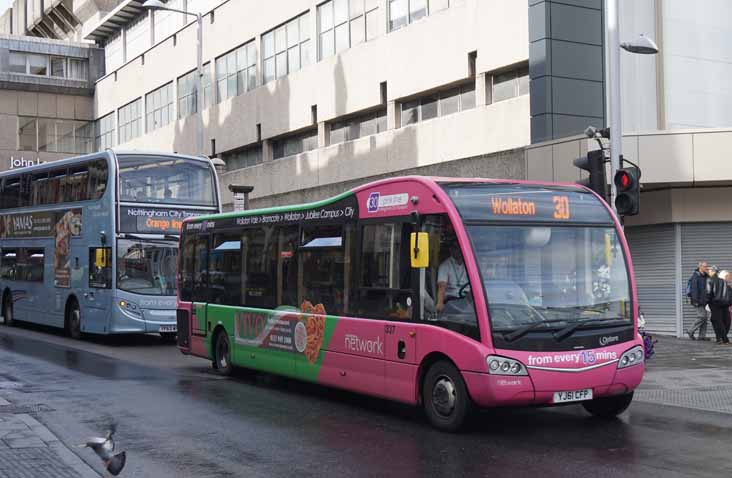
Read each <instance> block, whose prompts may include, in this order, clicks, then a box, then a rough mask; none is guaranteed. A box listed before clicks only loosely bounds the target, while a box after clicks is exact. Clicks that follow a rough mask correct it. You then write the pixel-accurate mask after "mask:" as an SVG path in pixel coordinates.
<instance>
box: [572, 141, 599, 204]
mask: <svg viewBox="0 0 732 478" xmlns="http://www.w3.org/2000/svg"><path fill="white" fill-rule="evenodd" d="M574 165H575V166H577V167H578V168H580V169H583V170H585V171H587V172H588V174H589V177H588V178H587V179H582V180H580V181H577V184H581V185H583V186H587V187H588V188H590V189H592V190H593V191H595V192H596V193H597V194H599V195H600V197H601V198H603V199H604V200H605V201H607V193H606V185H607V181H606V179H605V154H604V152H603V150H601V149H598V150H595V151H588V152H587V156H585V157H583V158H577V159H575V160H574Z"/></svg>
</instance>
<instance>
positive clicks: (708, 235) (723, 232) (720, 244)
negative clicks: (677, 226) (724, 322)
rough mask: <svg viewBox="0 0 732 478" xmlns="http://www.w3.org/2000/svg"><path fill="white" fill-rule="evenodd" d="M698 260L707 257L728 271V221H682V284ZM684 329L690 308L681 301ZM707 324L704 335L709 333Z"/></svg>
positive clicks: (731, 265) (731, 258) (731, 231)
mask: <svg viewBox="0 0 732 478" xmlns="http://www.w3.org/2000/svg"><path fill="white" fill-rule="evenodd" d="M699 261H707V262H708V263H709V265H710V266H711V265H716V266H717V267H719V269H720V270H723V269H727V270H728V271H732V223H728V222H718V223H698V224H696V223H686V224H682V225H681V268H682V269H681V271H682V274H681V275H682V276H683V286H684V287H686V281H687V280H688V279H689V276H691V273H692V272H693V271H694V269H696V266H697V264H698V263H699ZM683 310H684V331H686V330H688V329H689V327H691V325H692V324H693V323H694V320H695V318H696V316H695V313H694V309H693V308H692V307H691V305H689V304H688V301H686V300H685V301H684V309H683ZM713 335H714V334H713V332H712V326H711V324H709V325H708V326H707V336H708V337H711V336H713Z"/></svg>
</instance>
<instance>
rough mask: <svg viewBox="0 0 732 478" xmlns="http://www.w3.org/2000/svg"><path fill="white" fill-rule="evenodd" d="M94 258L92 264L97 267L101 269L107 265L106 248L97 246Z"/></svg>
mask: <svg viewBox="0 0 732 478" xmlns="http://www.w3.org/2000/svg"><path fill="white" fill-rule="evenodd" d="M95 252H96V257H95V258H94V265H95V266H97V268H99V269H103V268H105V267H107V266H108V265H109V257H108V249H104V248H101V247H100V248H98V249H97V250H96V251H95Z"/></svg>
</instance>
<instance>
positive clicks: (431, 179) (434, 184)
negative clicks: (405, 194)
mask: <svg viewBox="0 0 732 478" xmlns="http://www.w3.org/2000/svg"><path fill="white" fill-rule="evenodd" d="M408 181H414V182H418V183H421V184H423V185H425V186H427V187H428V188H430V189H435V188H438V187H439V185H440V184H443V183H453V184H455V183H466V184H469V183H473V184H475V183H483V184H506V185H508V184H518V185H526V186H546V187H561V188H570V189H575V190H576V191H578V192H580V191H582V192H587V191H590V190H589V189H587V188H586V187H584V186H582V185H579V184H574V183H553V182H544V181H526V180H516V179H490V178H451V177H439V176H397V177H393V178H386V179H380V180H377V181H372V182H369V183H365V184H362V185H361V186H357V187H355V188H353V189H351V190H348V191H345V192H343V193H341V194H339V195H337V196H333V197H330V198H327V199H322V200H320V201H314V202H310V203H301V204H292V205H285V206H272V207H268V208H262V209H249V210H247V211H232V212H225V213H220V214H209V215H205V216H196V217H192V218H188V219H186V220H185V221H184V222H201V221H207V220H216V219H230V218H237V217H245V216H256V215H259V214H272V213H281V212H288V211H302V210H306V209H313V208H320V207H325V206H328V205H331V204H333V203H335V202H337V201H340V200H341V199H344V198H347V197H349V196H351V195H355V194H357V193H359V192H361V191H364V190H367V189H372V188H375V187H380V186H384V185H387V184H395V183H399V182H408Z"/></svg>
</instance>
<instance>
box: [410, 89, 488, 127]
mask: <svg viewBox="0 0 732 478" xmlns="http://www.w3.org/2000/svg"><path fill="white" fill-rule="evenodd" d="M473 108H475V83H474V82H472V81H471V82H470V83H466V84H464V85H462V86H459V87H456V88H451V89H449V90H444V91H441V92H439V93H434V94H431V95H427V96H423V97H421V98H417V99H415V100H411V101H405V102H404V103H402V104H401V113H402V120H401V125H402V126H407V125H410V124H414V123H418V122H420V121H426V120H429V119H432V118H436V117H438V116H447V115H450V114H453V113H457V112H458V111H465V110H469V109H473Z"/></svg>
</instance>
